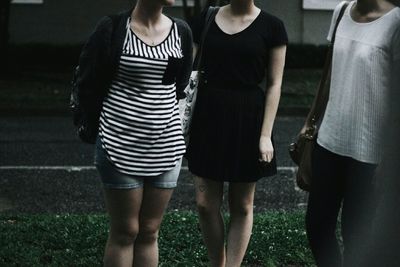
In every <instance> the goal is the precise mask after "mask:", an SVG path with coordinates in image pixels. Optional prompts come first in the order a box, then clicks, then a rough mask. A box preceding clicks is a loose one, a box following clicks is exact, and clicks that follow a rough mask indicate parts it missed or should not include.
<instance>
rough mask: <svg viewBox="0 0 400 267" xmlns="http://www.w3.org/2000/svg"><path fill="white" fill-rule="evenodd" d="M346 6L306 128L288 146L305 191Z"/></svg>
mask: <svg viewBox="0 0 400 267" xmlns="http://www.w3.org/2000/svg"><path fill="white" fill-rule="evenodd" d="M347 6H348V3H345V4H344V5H343V7H342V9H341V10H340V13H339V16H338V19H337V20H336V25H335V30H334V32H333V35H332V40H331V43H330V46H329V50H328V54H327V59H326V61H325V66H324V70H323V73H322V77H321V81H320V83H319V86H318V91H317V95H316V96H315V99H314V102H313V105H312V107H311V111H310V114H309V115H308V117H307V120H306V130H305V132H304V133H303V134H300V135H299V136H298V137H297V140H296V142H294V143H292V144H290V146H289V154H290V157H291V158H292V160H293V161H294V163H296V164H297V165H298V170H297V173H296V183H297V186H298V187H299V188H301V189H303V190H305V191H310V186H311V182H312V168H311V163H312V154H313V151H314V147H315V144H316V142H317V136H318V124H319V122H320V120H321V119H322V117H323V113H324V112H325V108H326V105H327V103H328V99H329V88H330V81H331V67H332V55H333V44H334V42H335V37H336V31H337V28H338V26H339V22H340V20H341V19H342V17H343V14H344V11H345V10H346V8H347Z"/></svg>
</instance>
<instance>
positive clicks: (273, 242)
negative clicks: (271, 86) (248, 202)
mask: <svg viewBox="0 0 400 267" xmlns="http://www.w3.org/2000/svg"><path fill="white" fill-rule="evenodd" d="M107 228H108V226H107V218H106V216H105V215H16V216H14V215H4V214H3V215H0V266H100V265H101V258H102V254H103V249H104V245H105V241H106V236H107ZM160 266H165V267H167V266H168V267H173V266H182V267H189V266H196V267H197V266H207V257H206V251H205V248H204V246H203V244H202V241H201V236H200V231H199V229H198V223H197V216H196V215H195V214H194V213H192V212H181V211H179V212H178V211H175V212H170V213H168V214H167V215H166V217H165V219H164V222H163V225H162V228H161V232H160ZM243 266H248V267H250V266H252V267H255V266H266V267H273V266H293V267H294V266H313V263H312V257H311V254H310V251H309V249H308V246H307V241H306V235H305V231H304V214H303V213H302V212H294V213H293V212H292V213H283V212H282V213H280V212H269V213H263V214H256V215H255V221H254V228H253V235H252V239H251V241H250V245H249V249H248V251H247V256H246V258H245V263H244V265H243Z"/></svg>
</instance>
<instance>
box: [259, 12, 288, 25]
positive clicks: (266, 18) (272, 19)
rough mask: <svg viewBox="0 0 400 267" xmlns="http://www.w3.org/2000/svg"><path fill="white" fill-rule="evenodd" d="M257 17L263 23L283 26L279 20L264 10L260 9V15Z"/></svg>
mask: <svg viewBox="0 0 400 267" xmlns="http://www.w3.org/2000/svg"><path fill="white" fill-rule="evenodd" d="M259 16H260V19H261V20H263V22H267V23H270V24H271V23H272V24H283V21H282V20H281V19H280V18H278V17H276V16H274V15H272V14H270V13H268V12H266V11H265V10H262V9H261V13H260V15H259Z"/></svg>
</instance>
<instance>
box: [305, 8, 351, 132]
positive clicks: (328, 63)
mask: <svg viewBox="0 0 400 267" xmlns="http://www.w3.org/2000/svg"><path fill="white" fill-rule="evenodd" d="M348 5H349V3H348V2H346V3H344V4H343V6H342V8H341V10H340V13H339V16H338V18H337V20H336V24H335V28H334V31H333V34H332V38H331V42H330V44H329V48H328V53H327V58H326V60H325V64H324V69H323V72H322V77H321V81H320V83H319V86H318V92H317V95H316V99H315V102H314V105H313V106H314V108H313V113H312V114H311V116H309V120H310V121H309V122H308V125H310V126H312V127H315V128H316V123H317V122H319V120H320V119H321V116H322V114H323V113H324V112H325V108H326V105H327V103H328V99H329V87H330V86H328V82H330V75H331V70H332V56H333V46H334V43H335V39H336V32H337V29H338V27H339V23H340V21H341V20H342V18H343V15H344V12H345V11H346V8H347V7H348ZM315 130H316V129H315Z"/></svg>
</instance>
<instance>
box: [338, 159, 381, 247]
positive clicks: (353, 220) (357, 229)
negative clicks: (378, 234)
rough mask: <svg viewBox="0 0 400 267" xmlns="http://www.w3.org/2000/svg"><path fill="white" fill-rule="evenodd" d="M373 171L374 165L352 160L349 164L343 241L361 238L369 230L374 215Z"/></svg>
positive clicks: (343, 218)
mask: <svg viewBox="0 0 400 267" xmlns="http://www.w3.org/2000/svg"><path fill="white" fill-rule="evenodd" d="M375 169H376V165H373V164H367V163H362V162H358V161H356V160H352V162H350V164H349V167H348V175H347V177H346V186H345V192H344V201H343V211H342V226H343V227H342V230H343V237H344V239H346V238H349V237H350V236H354V237H357V236H358V238H362V235H363V234H367V232H368V231H369V230H370V225H371V223H372V220H373V217H374V214H375V210H374V206H375V205H374V185H373V178H374V175H375ZM359 241H360V240H359ZM360 242H361V241H360Z"/></svg>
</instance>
